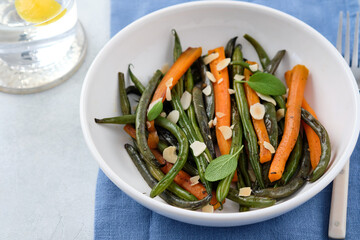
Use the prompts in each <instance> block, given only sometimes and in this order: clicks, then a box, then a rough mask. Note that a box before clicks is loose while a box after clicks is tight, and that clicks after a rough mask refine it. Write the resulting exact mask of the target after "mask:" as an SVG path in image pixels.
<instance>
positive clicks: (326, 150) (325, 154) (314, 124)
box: [301, 109, 331, 182]
mask: <svg viewBox="0 0 360 240" xmlns="http://www.w3.org/2000/svg"><path fill="white" fill-rule="evenodd" d="M301 119H302V120H303V121H304V122H305V123H306V124H307V125H309V126H310V127H311V128H312V129H313V130H314V132H315V133H316V134H317V135H318V136H319V138H320V146H321V155H320V161H319V163H318V165H317V166H316V168H315V170H314V171H313V172H312V174H311V176H310V182H315V181H316V180H317V179H319V178H320V177H321V176H322V175H323V174H324V173H325V171H326V168H327V166H328V165H329V161H330V157H331V145H330V139H329V135H328V133H327V131H326V129H325V128H324V126H322V125H321V123H320V122H319V121H318V120H317V119H316V118H314V117H313V116H312V115H311V114H310V113H309V112H308V111H306V110H305V109H301Z"/></svg>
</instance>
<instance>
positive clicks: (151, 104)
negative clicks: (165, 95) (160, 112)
mask: <svg viewBox="0 0 360 240" xmlns="http://www.w3.org/2000/svg"><path fill="white" fill-rule="evenodd" d="M160 101H162V98H158V99H156V100H155V101H153V102H152V103H150V105H149V108H148V112H150V110H151V109H152V108H153V107H154V106H155V104H157V103H158V102H160Z"/></svg>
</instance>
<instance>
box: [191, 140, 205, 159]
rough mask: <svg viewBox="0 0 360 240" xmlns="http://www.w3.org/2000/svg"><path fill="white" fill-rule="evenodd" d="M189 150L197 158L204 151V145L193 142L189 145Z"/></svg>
mask: <svg viewBox="0 0 360 240" xmlns="http://www.w3.org/2000/svg"><path fill="white" fill-rule="evenodd" d="M190 148H191V149H192V151H193V153H194V156H195V157H197V156H199V155H200V154H202V153H203V152H204V151H205V149H206V145H205V143H203V142H199V141H195V142H193V143H192V144H190Z"/></svg>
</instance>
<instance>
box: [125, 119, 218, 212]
mask: <svg viewBox="0 0 360 240" xmlns="http://www.w3.org/2000/svg"><path fill="white" fill-rule="evenodd" d="M124 130H125V132H126V133H127V134H129V135H130V136H131V137H132V138H134V139H135V138H136V130H135V128H134V127H133V126H131V125H130V124H126V125H125V126H124ZM151 152H152V153H153V154H154V156H155V158H156V160H157V161H158V162H159V163H161V164H164V163H165V164H166V165H165V166H164V167H162V168H161V171H163V172H164V173H168V172H169V171H170V169H171V168H172V166H173V164H171V163H169V162H166V161H165V159H164V158H163V156H162V154H161V153H160V152H159V151H158V150H155V149H151ZM190 177H191V176H190V175H189V174H187V173H186V172H185V171H182V170H180V172H179V173H178V174H177V175H176V177H175V178H174V182H175V183H177V184H178V185H179V186H181V187H182V188H184V189H185V190H187V191H189V192H190V193H191V194H193V195H194V196H195V197H196V198H197V199H199V200H200V199H203V198H205V197H206V196H207V192H206V188H205V187H204V185H202V184H201V183H197V184H195V185H192V186H191V182H190ZM210 204H211V205H213V206H214V209H217V208H219V207H220V203H219V202H218V201H217V200H216V194H215V192H213V194H212V198H211V201H210Z"/></svg>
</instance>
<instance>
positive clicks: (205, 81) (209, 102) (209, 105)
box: [199, 58, 215, 121]
mask: <svg viewBox="0 0 360 240" xmlns="http://www.w3.org/2000/svg"><path fill="white" fill-rule="evenodd" d="M199 64H200V75H201V79H202V89H204V88H206V87H207V86H209V87H210V89H211V91H210V94H209V96H204V102H205V111H206V115H207V117H208V119H209V121H210V120H212V119H214V115H215V98H214V87H213V85H212V83H211V81H210V79H209V78H208V77H207V75H206V72H207V68H206V65H205V64H204V60H203V58H199Z"/></svg>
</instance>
